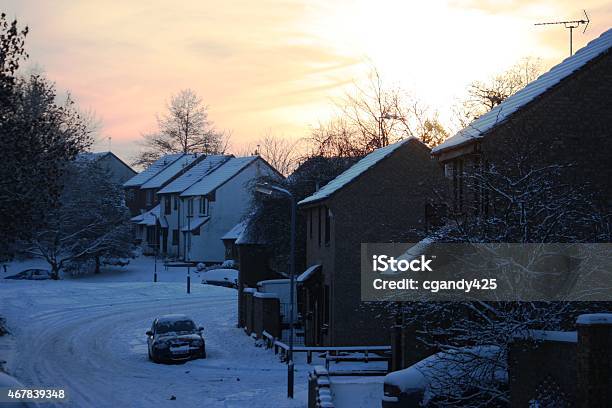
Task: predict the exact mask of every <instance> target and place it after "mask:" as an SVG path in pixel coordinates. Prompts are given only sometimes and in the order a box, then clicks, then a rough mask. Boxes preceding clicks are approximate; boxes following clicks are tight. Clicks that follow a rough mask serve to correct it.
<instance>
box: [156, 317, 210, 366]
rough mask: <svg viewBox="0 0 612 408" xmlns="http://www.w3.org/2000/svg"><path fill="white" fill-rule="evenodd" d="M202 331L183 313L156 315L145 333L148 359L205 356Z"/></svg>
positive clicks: (180, 359)
mask: <svg viewBox="0 0 612 408" xmlns="http://www.w3.org/2000/svg"><path fill="white" fill-rule="evenodd" d="M203 331H204V329H203V328H202V327H197V326H196V324H195V323H194V322H193V320H192V319H190V318H189V317H187V316H185V315H180V314H172V315H165V316H160V317H158V318H157V319H155V320H154V321H153V324H152V325H151V330H149V331H147V333H146V334H147V346H148V349H149V359H150V360H153V361H154V362H156V363H160V362H173V361H186V360H191V359H194V358H206V344H205V342H204V336H203V334H202V332H203Z"/></svg>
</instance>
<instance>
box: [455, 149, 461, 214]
mask: <svg viewBox="0 0 612 408" xmlns="http://www.w3.org/2000/svg"><path fill="white" fill-rule="evenodd" d="M453 202H454V210H455V211H456V212H461V211H463V160H462V159H455V162H454V163H453Z"/></svg>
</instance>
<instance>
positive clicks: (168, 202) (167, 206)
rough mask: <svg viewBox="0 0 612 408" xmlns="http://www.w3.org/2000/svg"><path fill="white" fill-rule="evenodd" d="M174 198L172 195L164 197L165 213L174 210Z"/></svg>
mask: <svg viewBox="0 0 612 408" xmlns="http://www.w3.org/2000/svg"><path fill="white" fill-rule="evenodd" d="M171 200H172V198H171V197H170V196H166V198H165V199H164V214H170V213H171V212H172V201H171Z"/></svg>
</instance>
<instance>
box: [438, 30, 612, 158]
mask: <svg viewBox="0 0 612 408" xmlns="http://www.w3.org/2000/svg"><path fill="white" fill-rule="evenodd" d="M610 47H612V29H609V30H608V31H606V32H605V33H603V34H602V35H600V36H599V38H596V39H594V40H592V41H591V42H589V43H588V44H587V45H586V46H585V47H583V48H581V49H580V50H578V51H577V52H576V53H575V54H574V55H572V56H570V57H568V58H566V59H564V60H563V62H561V63H560V64H558V65H556V66H554V67H553V68H552V69H551V70H550V71H548V72H546V73H544V74H542V75H540V76H539V77H538V78H537V79H536V80H535V81H532V82H530V83H529V84H527V86H525V88H523V89H521V90H520V91H518V92H517V93H515V94H514V95H512V96H509V97H508V98H507V99H506V100H504V101H503V102H502V103H500V104H499V105H497V106H496V107H494V108H493V109H491V110H490V111H489V112H487V113H485V114H484V115H482V116H480V117H479V118H477V119H475V120H474V121H472V123H470V124H469V125H468V126H467V127H465V128H464V129H462V130H460V131H459V132H457V133H456V134H455V135H454V136H452V137H450V138H448V139H446V141H445V142H444V143H442V144H440V145H438V146H436V147H434V148H433V149H432V151H431V152H432V154H438V153H440V152H442V151H443V150H447V149H450V148H454V147H458V146H460V145H462V144H465V143H468V142H469V141H470V140H473V139H475V138H481V137H482V136H483V135H484V134H485V133H486V132H487V131H489V130H490V129H492V128H493V127H495V126H496V125H497V124H499V123H500V122H503V121H504V120H506V119H507V118H508V117H509V116H510V115H512V114H513V113H514V112H516V111H517V110H519V109H520V108H522V107H523V106H524V105H526V104H527V103H529V102H531V101H532V100H534V99H535V98H536V97H538V96H540V95H541V94H543V93H544V92H546V91H547V90H549V89H550V88H552V87H553V86H555V85H557V84H558V83H559V82H561V80H563V79H564V78H566V77H568V76H570V75H571V74H573V73H574V72H575V71H577V70H579V69H580V68H582V67H583V66H584V65H585V64H586V63H588V62H589V61H591V60H592V59H594V58H596V57H597V56H599V55H600V54H603V53H604V52H606V51H607V50H608V49H610Z"/></svg>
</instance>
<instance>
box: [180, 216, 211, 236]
mask: <svg viewBox="0 0 612 408" xmlns="http://www.w3.org/2000/svg"><path fill="white" fill-rule="evenodd" d="M208 220H210V217H208V216H207V217H192V218H191V221H189V222H188V223H185V225H184V226H183V228H181V231H183V232H187V231H193V230H196V229H198V228H200V227H201V226H202V225H204V224H205V223H206V222H207V221H208Z"/></svg>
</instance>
